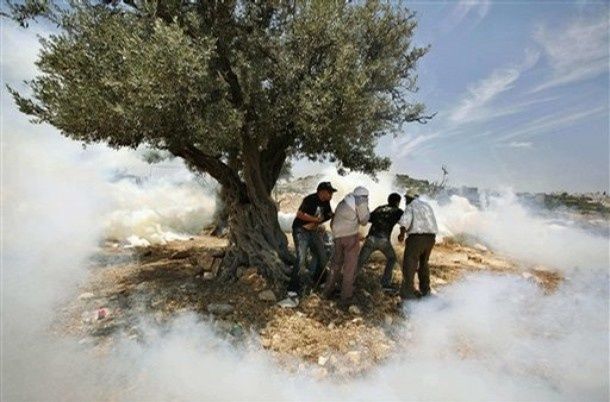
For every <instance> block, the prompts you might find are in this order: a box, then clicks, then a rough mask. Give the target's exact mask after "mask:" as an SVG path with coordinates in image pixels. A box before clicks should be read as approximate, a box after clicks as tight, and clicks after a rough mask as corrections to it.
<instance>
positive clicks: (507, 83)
mask: <svg viewBox="0 0 610 402" xmlns="http://www.w3.org/2000/svg"><path fill="white" fill-rule="evenodd" d="M539 56H540V54H539V53H538V52H534V51H532V50H530V49H528V50H526V52H525V59H524V60H523V62H522V63H521V64H519V65H516V66H512V67H508V68H501V69H496V70H494V71H492V72H491V74H490V75H489V76H488V77H486V78H484V79H482V80H480V81H479V82H477V83H475V84H474V85H471V86H470V87H469V88H468V94H467V95H466V96H464V97H463V98H462V100H461V102H460V103H459V105H458V106H457V107H456V108H455V109H453V110H452V111H451V114H450V115H449V119H450V120H451V121H453V122H460V123H464V122H469V121H475V120H488V119H490V118H492V117H498V116H502V115H506V114H512V113H514V112H511V111H510V110H504V112H502V111H500V112H498V111H494V110H490V109H488V108H487V107H486V106H487V105H488V104H489V103H491V101H493V100H494V98H496V97H497V96H498V95H500V94H501V93H503V92H506V91H508V90H510V89H511V88H513V87H514V83H515V82H516V81H517V80H518V79H519V77H520V75H521V74H522V73H523V72H524V71H526V70H528V69H530V68H532V67H533V66H534V65H535V64H536V63H537V62H538V59H539ZM498 113H499V114H498Z"/></svg>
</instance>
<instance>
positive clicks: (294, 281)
mask: <svg viewBox="0 0 610 402" xmlns="http://www.w3.org/2000/svg"><path fill="white" fill-rule="evenodd" d="M292 239H293V240H294V248H295V250H296V253H297V259H296V262H295V264H294V265H293V266H292V274H291V275H290V285H289V286H288V289H289V290H293V291H299V290H301V284H300V281H299V273H300V272H301V270H303V269H305V267H306V265H307V251H308V250H309V251H311V254H312V259H313V260H314V261H315V265H314V266H312V267H310V269H311V271H313V272H311V271H310V272H309V274H310V275H311V276H312V277H313V279H314V281H315V280H317V278H318V277H319V276H320V275H321V274H322V273H323V271H324V268H325V267H326V263H327V262H328V256H327V255H326V250H325V249H324V241H323V240H322V234H321V233H319V232H317V231H315V230H307V229H303V228H296V229H294V230H293V231H292Z"/></svg>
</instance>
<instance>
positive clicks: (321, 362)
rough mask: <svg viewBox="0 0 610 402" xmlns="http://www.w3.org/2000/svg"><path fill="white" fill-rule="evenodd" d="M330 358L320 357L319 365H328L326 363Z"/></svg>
mask: <svg viewBox="0 0 610 402" xmlns="http://www.w3.org/2000/svg"><path fill="white" fill-rule="evenodd" d="M328 359H329V356H320V357H318V364H319V365H320V366H324V365H325V364H326V362H327V361H328Z"/></svg>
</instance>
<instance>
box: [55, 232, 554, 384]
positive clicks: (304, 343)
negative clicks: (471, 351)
mask: <svg viewBox="0 0 610 402" xmlns="http://www.w3.org/2000/svg"><path fill="white" fill-rule="evenodd" d="M225 245H226V241H225V240H223V239H218V238H214V237H211V236H207V235H201V236H196V237H193V238H191V239H190V240H187V241H174V242H170V243H168V244H166V245H162V246H159V245H157V246H151V247H143V248H135V249H125V248H123V247H121V245H119V244H117V243H112V242H108V243H106V244H105V245H103V246H102V247H101V249H100V252H99V253H98V254H97V255H96V257H95V258H94V259H93V260H92V264H91V276H90V278H89V280H88V282H87V283H86V284H84V285H83V286H82V289H81V290H80V294H79V295H78V297H77V298H76V299H74V300H72V301H70V302H69V303H68V304H67V305H65V306H64V307H63V308H62V309H61V317H60V320H58V321H57V324H56V325H55V327H54V330H55V331H57V332H58V333H62V334H66V333H67V334H70V335H74V336H77V337H79V339H81V343H82V344H85V345H91V347H92V348H93V349H94V350H96V351H98V352H99V353H104V352H105V351H106V350H108V348H109V347H111V346H112V344H113V342H114V341H115V340H116V338H117V337H127V338H129V339H133V340H136V341H138V342H145V341H146V339H145V335H144V333H143V331H142V330H141V329H140V327H139V325H140V324H139V323H140V322H141V320H140V319H141V318H142V317H143V316H147V317H148V316H150V317H153V319H154V321H156V322H157V323H158V324H160V325H163V324H164V323H167V322H169V321H170V320H172V319H174V318H175V317H176V316H177V315H178V314H180V313H184V312H193V313H195V314H197V315H198V316H200V317H201V319H202V320H207V321H209V322H210V324H211V325H212V326H213V327H214V328H215V329H216V330H217V332H218V334H219V335H220V336H223V337H226V338H227V339H229V340H230V341H231V342H234V343H235V344H236V345H241V344H244V343H252V342H254V343H255V344H256V347H262V348H264V349H266V350H268V351H269V353H271V355H272V356H273V357H274V358H275V359H276V360H277V362H278V363H280V364H281V365H283V366H284V367H285V368H286V369H288V370H298V369H299V368H300V367H299V366H300V365H302V364H306V363H311V364H312V365H313V366H314V367H317V369H316V372H315V374H316V375H319V376H320V377H325V376H337V377H341V376H352V375H357V374H361V373H363V372H365V371H367V370H369V369H370V368H372V367H374V366H375V365H377V364H378V363H380V362H381V361H383V360H384V359H386V358H387V357H388V356H389V355H390V354H391V353H392V350H393V349H394V348H396V347H397V345H396V343H397V328H399V327H400V324H401V323H404V322H405V320H408V317H405V315H404V310H403V309H401V302H400V298H399V297H398V296H396V295H392V294H388V293H385V292H383V291H382V289H381V287H380V286H379V276H380V275H381V273H382V271H383V266H384V263H385V261H384V257H383V256H382V255H381V254H377V253H376V254H373V257H372V260H371V261H370V262H369V263H368V264H367V266H366V267H365V269H364V270H363V271H364V272H362V273H361V275H360V276H359V277H358V278H357V282H356V289H357V290H356V293H355V303H354V306H355V307H354V308H351V309H350V310H344V309H339V308H338V307H337V306H336V302H335V301H333V300H324V299H322V298H320V296H319V294H318V293H316V292H311V293H307V294H305V295H304V296H303V297H302V298H301V300H300V303H299V305H298V307H296V308H282V307H280V306H278V305H277V303H276V301H275V300H273V299H274V298H275V299H277V300H280V299H282V298H283V297H284V295H270V294H269V292H268V290H270V289H268V286H267V283H266V282H265V280H264V279H263V278H262V277H261V276H259V275H258V274H257V272H256V269H254V268H249V269H240V271H239V272H238V276H239V279H238V280H237V281H236V282H234V283H230V284H225V283H220V282H219V281H217V280H216V278H215V276H216V270H217V265H218V263H219V261H218V259H215V257H214V256H215V254H217V253H219V252H221V251H222V249H223V247H224V246H225ZM396 252H397V255H398V256H399V264H400V263H401V260H402V258H401V256H402V252H403V250H402V247H401V246H398V245H397V246H396ZM430 263H431V283H432V287H433V292H438V293H440V292H442V289H443V287H444V286H446V285H448V284H451V283H453V282H455V281H456V280H458V279H459V278H460V277H462V276H463V275H465V274H467V273H469V272H480V271H487V272H492V273H498V274H514V275H522V276H524V277H526V278H528V279H529V280H532V281H535V282H536V283H537V284H538V285H540V286H541V287H542V288H543V289H545V291H547V292H553V291H554V289H555V288H556V287H557V286H558V284H559V282H560V281H561V278H560V277H559V276H558V275H557V274H556V273H554V272H551V271H548V270H545V269H543V268H541V267H531V268H529V269H526V270H525V271H524V269H523V267H518V265H517V264H515V263H514V262H512V261H510V260H508V259H505V258H502V257H500V256H498V255H495V254H494V253H492V252H491V251H489V250H487V249H486V248H485V247H484V246H481V245H478V244H477V245H475V246H467V245H464V244H460V243H459V242H458V241H456V240H452V239H449V240H445V241H443V242H442V243H440V244H438V245H437V246H436V247H435V249H434V251H433V253H432V257H431V261H430ZM399 266H400V265H397V267H396V269H395V271H394V277H393V284H394V285H395V286H396V287H398V285H399V283H400V281H401V280H402V278H401V273H400V270H399V269H398V267H399ZM263 295H266V296H267V297H268V298H269V299H271V300H261V297H262V296H263ZM219 305H220V307H219ZM223 309H224V311H223ZM295 358H296V359H295Z"/></svg>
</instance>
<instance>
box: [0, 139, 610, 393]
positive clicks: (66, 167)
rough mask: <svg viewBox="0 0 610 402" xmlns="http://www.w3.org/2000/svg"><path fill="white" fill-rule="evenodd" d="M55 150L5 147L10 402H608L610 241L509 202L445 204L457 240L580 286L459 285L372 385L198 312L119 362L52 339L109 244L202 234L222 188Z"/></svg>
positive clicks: (5, 373)
mask: <svg viewBox="0 0 610 402" xmlns="http://www.w3.org/2000/svg"><path fill="white" fill-rule="evenodd" d="M49 140H50V141H52V142H53V144H54V145H53V146H54V147H55V148H53V149H54V150H55V151H54V152H48V150H49V146H50V144H48V143H44V142H43V143H41V144H39V143H38V142H29V141H24V140H23V139H16V138H14V137H10V136H5V137H4V139H3V142H4V144H3V146H7V145H10V147H11V149H13V150H14V152H13V154H14V155H15V157H14V158H11V157H8V154H7V155H5V156H6V157H5V160H4V163H5V165H4V169H3V179H4V188H3V192H2V203H3V214H4V216H3V217H4V223H5V224H4V228H3V233H4V240H3V241H4V244H3V246H4V253H3V256H2V258H3V281H2V284H3V292H2V298H3V309H2V321H3V337H2V343H3V350H4V355H3V369H2V383H3V387H2V399H3V400H32V399H44V400H75V401H77V400H78V401H80V400H91V399H93V400H107V399H117V400H202V399H214V400H235V399H254V400H257V399H258V400H268V399H276V400H337V399H353V400H380V399H384V400H404V399H412V400H439V399H442V400H464V401H473V400H490V399H494V400H532V401H534V400H535V401H542V400H566V401H568V400H576V399H585V400H607V399H608V274H607V267H608V260H607V258H608V248H607V247H608V246H607V239H605V238H599V237H595V236H590V235H588V234H587V233H585V232H580V231H577V230H575V229H571V228H565V229H564V228H554V227H549V225H548V224H547V223H546V222H545V221H543V220H541V219H538V218H536V217H534V216H532V215H530V214H529V213H528V211H527V210H525V209H523V208H522V207H520V206H519V204H518V203H517V201H516V200H515V199H514V198H511V196H510V195H506V196H502V197H500V198H498V199H497V200H492V201H491V202H490V203H489V204H488V205H487V206H486V207H485V208H482V209H478V208H476V207H474V206H472V205H470V204H469V203H468V202H467V201H466V200H464V199H461V198H454V199H452V200H450V202H449V203H447V204H444V205H438V204H434V208H435V210H436V211H437V214H438V219H439V224H440V225H441V227H442V228H443V231H444V233H445V234H446V235H448V234H450V233H472V234H473V235H476V236H477V237H478V238H480V239H481V241H483V242H485V243H486V244H489V245H491V246H492V247H494V248H498V249H499V250H501V251H502V252H505V253H507V254H509V255H512V254H515V255H517V256H518V257H519V258H523V259H527V260H532V261H534V262H540V263H545V264H549V265H551V266H554V267H558V268H559V269H562V270H564V272H569V276H570V279H569V280H567V281H566V282H565V283H564V284H563V285H562V286H561V287H560V288H559V290H558V291H557V292H556V293H554V294H552V295H544V294H543V293H542V292H541V291H540V289H538V288H537V287H536V286H535V285H534V284H532V283H531V282H529V281H527V280H525V279H523V278H521V277H509V276H492V275H476V276H471V277H468V278H466V279H465V280H463V281H461V282H459V283H457V284H454V285H451V286H449V287H446V288H445V289H444V290H443V292H442V293H441V297H439V299H437V300H431V301H428V302H425V303H420V304H417V305H415V306H412V307H410V310H409V311H408V313H409V314H410V317H411V318H410V320H409V324H408V325H407V326H405V327H404V328H399V329H398V331H399V332H400V334H401V336H400V338H401V341H400V343H401V347H400V348H399V352H398V353H397V354H396V356H394V357H393V358H392V359H390V360H389V361H388V362H387V363H386V364H385V365H384V366H382V367H380V368H379V369H377V370H376V371H375V372H373V373H371V374H369V375H367V376H365V377H362V378H357V379H353V380H350V381H347V382H343V383H336V382H333V381H326V380H325V381H316V380H313V379H312V377H311V376H309V375H307V371H306V372H305V373H297V374H289V373H286V372H283V371H281V370H280V369H279V368H277V367H276V366H275V365H274V364H273V362H272V361H271V360H270V358H269V357H268V355H267V354H266V353H265V352H264V351H263V350H260V349H257V348H256V347H254V348H252V347H250V348H247V347H244V348H243V349H235V347H234V346H230V345H228V344H226V343H224V341H222V340H220V339H218V338H217V337H216V335H215V334H214V333H213V332H212V331H211V330H210V329H209V325H208V324H207V323H206V322H205V321H201V320H199V319H198V318H197V317H195V316H192V315H186V316H182V317H178V318H177V319H176V320H175V321H174V322H173V323H172V324H171V325H170V326H169V327H159V326H158V324H152V323H150V322H148V321H147V317H143V318H142V321H143V323H142V325H141V326H142V327H143V328H145V329H146V331H148V334H147V339H149V341H148V342H147V343H146V344H144V345H143V344H138V343H136V342H132V341H128V340H123V341H121V342H120V343H119V344H118V345H116V347H114V348H113V349H112V350H111V352H110V353H109V355H107V356H104V357H100V356H95V355H92V354H91V352H89V351H87V349H86V347H85V346H81V345H78V344H77V340H74V339H71V338H58V337H57V336H55V335H52V334H51V331H50V330H49V324H50V322H51V321H52V320H53V319H54V317H55V316H56V314H57V312H56V310H55V309H56V308H58V306H61V303H62V301H63V300H64V299H67V298H73V297H75V296H76V294H77V289H76V287H75V286H76V284H77V283H78V282H79V281H83V280H86V263H85V260H86V258H87V256H88V255H89V254H90V253H91V252H92V251H93V250H94V249H95V247H96V245H97V243H98V242H99V240H100V239H103V238H106V237H109V236H110V237H119V238H122V239H127V238H129V237H130V236H132V235H133V236H137V237H138V238H139V239H144V240H146V241H149V242H154V241H162V240H163V239H165V240H167V239H168V237H167V236H168V233H173V234H175V235H186V234H188V233H190V232H191V231H192V230H193V229H194V228H196V227H199V225H200V222H201V221H197V222H196V223H193V217H194V216H195V215H199V214H203V216H204V217H209V216H211V213H212V206H213V201H212V199H213V198H212V196H211V194H212V191H211V190H210V191H207V192H206V191H205V190H203V189H201V190H199V189H198V188H197V187H196V184H195V182H194V181H193V180H192V178H191V177H190V176H189V175H190V173H188V172H186V171H185V170H184V169H183V168H180V169H175V172H174V173H172V174H169V175H168V174H166V175H164V176H163V177H159V176H160V175H158V176H156V175H151V176H150V177H149V179H148V181H147V182H145V183H144V184H137V183H133V182H132V181H130V180H127V179H123V180H118V181H117V180H116V175H113V174H109V173H108V171H107V170H108V169H101V171H100V166H102V165H101V164H100V162H99V161H100V160H104V159H105V158H109V159H112V160H113V161H114V162H112V163H110V162H108V163H107V164H106V166H111V165H113V164H114V166H113V170H114V171H116V169H114V168H116V167H119V166H121V165H123V167H125V166H132V167H133V166H135V165H137V163H135V162H134V160H137V159H138V158H137V156H134V155H133V154H123V155H118V156H117V154H115V153H114V152H115V151H110V150H105V149H103V148H98V149H97V150H87V151H82V150H81V149H80V148H79V147H78V145H76V144H72V143H68V142H66V141H64V140H63V139H61V140H60V139H59V138H57V139H56V138H55V137H53V139H52V140H51V139H49ZM3 148H4V149H6V148H5V147H3ZM26 153H28V155H27V156H26ZM109 159H105V160H106V161H108V160H109ZM121 159H122V160H123V162H120V160H121ZM32 160H35V161H36V163H35V164H32V163H31V161H32ZM172 163H174V162H172ZM24 172H27V174H25V173H24ZM168 176H169V177H168ZM67 177H69V178H70V180H69V181H67V180H66V178H67ZM185 178H186V179H185ZM332 180H333V183H334V184H336V185H337V186H338V187H339V188H340V190H341V192H342V193H346V192H348V191H350V190H351V188H353V187H354V184H355V182H357V183H358V184H362V183H366V184H367V187H368V188H369V190H371V205H373V206H374V205H377V204H381V203H383V202H385V197H386V196H387V194H388V193H389V192H390V191H391V190H392V188H391V183H390V181H389V178H386V179H385V180H384V179H382V180H380V181H379V182H377V183H374V182H370V183H368V182H365V181H363V180H364V179H363V178H362V177H358V178H356V179H354V178H353V177H350V176H348V177H346V178H340V177H336V178H333V179H332ZM338 195H339V197H336V199H335V202H336V201H338V200H339V199H340V195H341V194H338ZM184 210H186V215H184V213H185V212H184ZM142 211H152V213H149V212H146V213H144V212H142ZM140 214H141V215H143V216H145V217H144V218H138V215H140ZM197 219H204V218H201V217H198V218H197ZM286 220H287V221H289V218H286ZM540 236H543V237H542V239H539V237H540ZM576 265H577V266H578V267H580V268H579V270H578V271H574V270H573V267H574V266H576ZM253 336H254V335H253ZM261 378H264V381H261Z"/></svg>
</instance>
